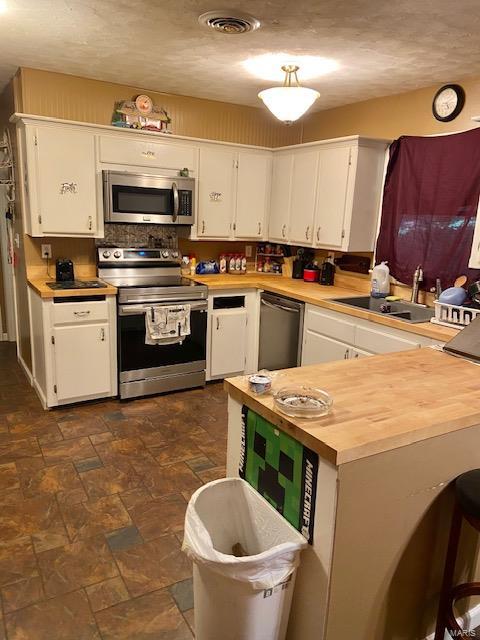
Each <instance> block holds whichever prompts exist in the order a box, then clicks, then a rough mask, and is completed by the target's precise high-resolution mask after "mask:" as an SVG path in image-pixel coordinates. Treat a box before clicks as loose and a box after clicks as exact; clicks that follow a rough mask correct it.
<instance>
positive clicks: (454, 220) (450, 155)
mask: <svg viewBox="0 0 480 640" xmlns="http://www.w3.org/2000/svg"><path fill="white" fill-rule="evenodd" d="M479 195H480V129H473V130H472V131H466V132H464V133H455V134H452V135H447V136H435V137H418V136H402V137H401V138H399V139H398V140H395V141H394V142H393V143H392V145H391V146H390V159H389V163H388V168H387V174H386V180H385V188H384V194H383V206H382V219H381V226H380V234H379V237H378V240H377V253H376V261H377V263H378V262H380V261H381V260H388V265H389V267H390V272H391V274H392V275H393V276H394V277H395V278H396V279H397V280H399V281H400V282H403V283H405V284H410V283H411V281H412V277H413V274H414V271H415V269H416V267H417V265H419V264H421V265H422V267H423V270H424V282H423V285H422V288H425V289H427V290H428V289H429V288H430V287H432V286H433V285H434V284H435V279H436V278H440V279H441V283H442V288H443V289H446V288H447V287H450V286H452V285H453V281H454V280H455V278H456V277H457V276H459V275H466V276H467V277H468V280H469V282H471V281H474V280H478V279H479V278H480V271H477V270H473V269H468V260H469V257H470V250H471V245H472V238H473V231H474V227H475V220H476V215H477V205H478V198H479Z"/></svg>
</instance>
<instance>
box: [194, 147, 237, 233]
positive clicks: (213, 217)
mask: <svg viewBox="0 0 480 640" xmlns="http://www.w3.org/2000/svg"><path fill="white" fill-rule="evenodd" d="M235 163H236V152H235V151H233V150H231V149H228V148H226V149H223V148H222V149H201V150H200V170H199V179H198V236H199V237H200V238H229V237H230V236H231V233H232V218H233V210H234V206H235Z"/></svg>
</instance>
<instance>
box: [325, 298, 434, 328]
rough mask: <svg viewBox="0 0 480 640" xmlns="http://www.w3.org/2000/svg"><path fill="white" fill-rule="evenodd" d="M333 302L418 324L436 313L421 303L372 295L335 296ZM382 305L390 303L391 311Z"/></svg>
mask: <svg viewBox="0 0 480 640" xmlns="http://www.w3.org/2000/svg"><path fill="white" fill-rule="evenodd" d="M331 301H332V302H338V303H339V304H344V305H346V306H348V307H355V308H357V309H365V310H366V311H370V312H371V313H378V314H379V315H384V316H389V317H390V318H397V320H403V322H409V323H410V324H417V323H418V322H429V321H430V318H432V317H433V315H434V314H435V312H434V310H433V309H429V308H428V307H424V306H423V305H420V304H413V303H412V302H406V301H404V300H398V301H397V302H386V301H385V299H384V298H371V297H370V296H359V297H357V298H334V299H332V300H331ZM382 305H388V306H389V308H390V311H381V309H380V307H381V306H382Z"/></svg>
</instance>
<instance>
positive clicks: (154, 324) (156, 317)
mask: <svg viewBox="0 0 480 640" xmlns="http://www.w3.org/2000/svg"><path fill="white" fill-rule="evenodd" d="M188 335H190V305H178V304H176V305H156V306H152V307H147V308H146V309H145V344H150V345H155V344H157V345H167V344H177V343H181V342H183V340H184V339H185V337H186V336H188Z"/></svg>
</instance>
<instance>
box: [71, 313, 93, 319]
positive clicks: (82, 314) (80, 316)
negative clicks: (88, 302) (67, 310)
mask: <svg viewBox="0 0 480 640" xmlns="http://www.w3.org/2000/svg"><path fill="white" fill-rule="evenodd" d="M73 315H74V316H77V317H78V318H84V317H85V316H88V315H90V311H74V312H73Z"/></svg>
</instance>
